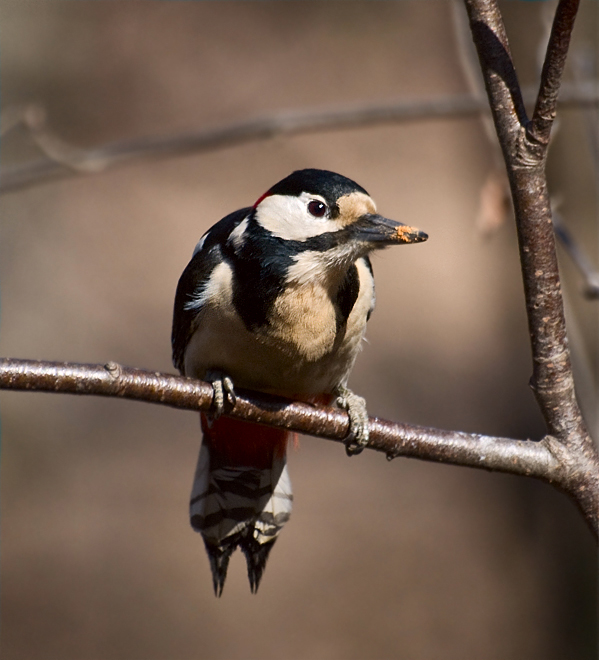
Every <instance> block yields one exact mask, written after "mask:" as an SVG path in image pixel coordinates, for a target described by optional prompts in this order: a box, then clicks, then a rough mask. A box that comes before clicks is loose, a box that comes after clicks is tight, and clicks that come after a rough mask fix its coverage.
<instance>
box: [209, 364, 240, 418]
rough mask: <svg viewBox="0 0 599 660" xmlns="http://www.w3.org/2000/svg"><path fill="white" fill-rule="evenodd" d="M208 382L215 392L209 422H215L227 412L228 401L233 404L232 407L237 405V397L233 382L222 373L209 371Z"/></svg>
mask: <svg viewBox="0 0 599 660" xmlns="http://www.w3.org/2000/svg"><path fill="white" fill-rule="evenodd" d="M206 380H207V381H208V382H209V383H211V385H212V390H213V395H212V410H211V411H210V413H209V414H208V418H209V421H210V422H213V421H214V420H217V419H218V418H219V417H220V416H221V415H222V414H223V413H224V412H225V404H226V403H227V401H228V402H229V403H230V404H231V407H233V406H234V405H235V404H236V403H237V396H236V395H235V387H234V386H233V381H232V380H231V378H229V376H226V375H225V374H223V373H222V372H221V371H217V370H211V371H208V372H207V373H206Z"/></svg>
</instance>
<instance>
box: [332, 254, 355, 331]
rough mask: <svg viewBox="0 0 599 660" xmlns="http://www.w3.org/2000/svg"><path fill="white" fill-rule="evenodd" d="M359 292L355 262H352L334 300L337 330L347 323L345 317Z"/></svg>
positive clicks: (349, 312) (346, 317)
mask: <svg viewBox="0 0 599 660" xmlns="http://www.w3.org/2000/svg"><path fill="white" fill-rule="evenodd" d="M359 292H360V278H359V276H358V269H357V267H356V264H352V265H351V266H350V268H349V269H348V271H347V274H346V276H345V278H344V280H343V282H342V283H341V286H340V287H339V290H338V291H337V297H336V299H335V300H334V303H335V307H336V311H337V319H336V320H337V332H338V331H339V330H340V328H341V327H342V326H343V325H345V324H346V323H347V319H348V318H349V315H350V314H351V311H352V309H353V308H354V305H355V303H356V300H357V299H358V293H359Z"/></svg>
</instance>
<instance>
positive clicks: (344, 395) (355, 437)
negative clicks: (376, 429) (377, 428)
mask: <svg viewBox="0 0 599 660" xmlns="http://www.w3.org/2000/svg"><path fill="white" fill-rule="evenodd" d="M336 394H337V405H338V406H339V407H340V408H344V409H345V410H347V414H348V416H349V433H348V434H347V436H346V438H345V452H346V453H347V455H348V456H355V455H356V454H359V453H361V452H362V451H363V449H364V447H366V445H367V444H368V436H369V429H368V412H367V410H366V401H365V400H364V399H363V398H362V397H361V396H358V395H357V394H354V393H353V392H352V391H351V390H350V389H348V388H347V387H345V385H339V386H338V387H337V389H336Z"/></svg>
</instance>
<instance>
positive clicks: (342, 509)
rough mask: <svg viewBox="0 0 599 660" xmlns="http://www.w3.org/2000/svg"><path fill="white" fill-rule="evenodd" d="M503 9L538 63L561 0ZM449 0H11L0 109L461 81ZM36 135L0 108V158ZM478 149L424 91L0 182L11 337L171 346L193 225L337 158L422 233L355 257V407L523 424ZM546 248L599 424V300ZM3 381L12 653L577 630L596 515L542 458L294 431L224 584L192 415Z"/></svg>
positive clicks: (345, 91) (580, 641)
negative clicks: (320, 117) (211, 555)
mask: <svg viewBox="0 0 599 660" xmlns="http://www.w3.org/2000/svg"><path fill="white" fill-rule="evenodd" d="M501 7H502V10H503V11H504V17H505V21H506V25H507V29H508V34H509V37H510V39H511V44H512V51H513V54H514V57H515V61H516V67H517V69H518V72H519V76H520V80H521V82H522V83H523V84H525V85H531V84H536V80H537V78H536V76H537V73H536V72H537V67H538V51H539V48H540V47H541V46H542V43H543V40H544V39H546V19H547V15H549V14H550V13H551V10H552V9H553V8H554V7H555V4H554V3H553V2H517V1H512V2H504V3H502V5H501ZM454 11H455V7H454V5H453V4H452V3H451V2H449V1H447V0H443V1H442V0H428V1H426V2H424V1H423V0H418V1H417V0H405V1H403V2H320V1H315V2H309V3H304V2H296V1H289V2H270V1H266V2H255V3H247V2H219V3H216V2H158V1H157V2H137V1H134V0H123V1H121V2H65V1H63V0H54V1H53V2H51V3H50V2H40V1H33V0H1V1H0V21H1V23H2V44H1V60H0V64H1V83H2V99H1V101H2V112H3V118H8V119H10V118H11V117H15V116H18V115H19V112H21V111H22V109H23V108H24V107H26V106H27V105H28V104H36V105H37V106H38V107H41V108H43V109H44V111H45V113H46V116H47V126H48V130H51V131H52V132H53V133H54V134H55V135H56V136H59V137H60V138H61V139H62V140H64V141H66V142H67V143H68V144H70V145H73V146H74V147H78V148H91V147H95V146H99V145H102V144H105V143H108V142H115V141H120V140H126V139H133V138H141V137H143V136H157V135H168V134H177V133H184V132H187V131H192V130H199V129H202V128H208V127H211V126H220V125H224V124H226V123H229V122H235V121H241V120H246V119H249V118H253V117H259V116H262V115H265V114H273V113H275V112H277V111H283V110H294V109H303V108H321V107H322V108H326V107H338V106H343V105H345V104H348V105H351V104H356V103H373V104H374V103H378V102H380V103H384V102H392V101H401V100H408V99H417V98H432V97H436V96H439V95H451V94H458V93H465V92H468V91H469V90H470V89H471V88H472V81H470V82H469V78H470V77H469V74H468V62H467V59H468V56H467V54H465V51H464V44H463V42H462V46H461V47H460V37H459V29H456V23H455V15H454ZM460 11H463V9H461V8H460ZM458 24H459V21H458ZM598 28H599V3H598V2H596V1H593V0H583V2H582V7H581V11H580V15H579V17H578V19H577V27H576V30H575V34H574V39H573V44H572V49H571V53H570V56H569V65H568V69H567V73H566V79H567V80H569V81H574V80H577V79H578V80H580V79H582V78H585V77H586V78H588V77H595V79H596V76H597V57H598V56H597V34H598ZM594 119H595V120H596V114H595V116H594ZM589 121H590V122H591V125H592V122H593V117H589V116H588V115H587V114H585V113H584V112H582V111H580V110H577V109H567V110H564V111H563V112H561V114H560V125H559V130H558V132H557V135H556V138H555V143H554V144H553V149H552V154H551V162H550V165H549V173H550V184H551V190H552V193H553V194H554V195H555V196H556V200H557V201H558V202H559V209H560V212H561V214H562V216H563V218H564V222H565V223H566V224H567V225H568V227H569V228H570V230H571V232H572V233H573V235H574V236H575V237H576V240H577V241H579V243H580V245H581V246H582V248H583V249H584V250H585V252H586V254H587V255H588V257H589V258H590V259H592V260H594V261H595V262H596V257H597V246H598V241H597V231H596V227H597V219H598V206H597V186H596V184H597V181H598V180H599V179H598V174H597V169H596V160H595V161H593V149H592V146H593V145H592V143H591V142H590V140H589V135H590V134H589V130H588V129H589V124H588V122H589ZM595 147H596V143H595ZM595 155H596V152H595ZM38 158H39V152H38V151H37V150H36V148H35V147H34V145H33V144H32V142H31V140H30V139H29V138H28V136H27V134H26V132H25V131H24V130H21V129H15V130H13V131H11V132H10V133H8V134H7V135H6V136H5V137H4V139H3V143H2V168H3V171H7V170H8V169H10V168H11V167H13V166H15V165H17V164H19V163H23V162H26V161H28V160H30V159H38ZM496 158H497V155H496V147H495V146H494V145H493V144H492V142H491V141H490V140H489V138H488V135H487V131H486V129H485V125H484V123H483V122H482V121H481V119H480V118H475V117H469V118H462V119H446V120H443V119H438V120H434V121H431V120H427V121H412V122H408V123H398V124H387V125H380V126H371V127H363V128H360V129H353V130H348V129H345V130H336V131H329V132H320V133H314V134H310V135H302V136H294V137H276V138H274V139H270V140H267V141H261V142H252V143H246V144H244V145H241V146H231V147H229V148H226V149H220V150H214V151H212V152H210V153H203V154H199V155H192V156H187V157H184V158H183V157H180V158H171V159H167V160H146V161H144V162H140V163H137V164H135V165H132V166H128V167H122V168H116V169H111V170H109V171H107V172H104V173H99V174H92V175H87V176H78V177H73V178H69V179H64V180H61V181H55V182H50V183H44V184H43V185H39V186H36V187H30V188H28V189H23V190H19V191H15V192H12V193H8V194H5V195H3V196H2V197H0V212H1V221H0V283H1V286H2V290H1V292H2V319H1V321H2V324H1V336H0V354H1V355H4V356H11V357H23V358H39V359H47V360H64V361H80V362H90V363H105V362H107V361H109V360H114V361H117V362H120V363H123V364H125V365H129V366H137V367H141V368H147V369H151V370H164V371H170V372H173V371H174V370H173V368H172V366H171V362H170V324H171V314H172V301H173V298H174V291H175V287H176V283H177V280H178V277H179V275H180V273H181V272H182V270H183V268H184V267H185V265H186V263H187V261H188V259H189V258H190V256H191V252H192V250H193V247H194V246H195V243H196V242H197V240H198V239H199V237H200V236H201V235H202V234H203V232H204V231H205V230H206V229H207V228H208V227H209V226H210V225H212V224H213V223H214V222H216V221H217V220H219V219H220V218H221V217H223V216H224V215H226V214H227V213H229V212H230V211H233V210H234V209H237V208H240V207H242V206H246V205H251V204H252V203H253V202H254V201H255V200H256V199H257V198H258V197H259V196H260V195H261V194H262V193H263V192H264V191H265V190H266V189H267V188H269V187H270V186H271V185H272V184H274V183H275V182H276V181H278V180H280V179H281V178H283V177H284V176H286V175H287V174H288V173H290V172H291V171H292V170H294V169H298V168H303V167H318V168H326V169H331V170H334V171H338V172H340V173H342V174H344V175H346V176H349V177H351V178H352V179H354V180H356V181H357V182H358V183H359V184H361V185H362V186H364V187H365V188H366V189H367V190H368V191H369V192H370V193H371V195H372V196H373V197H374V198H375V199H376V200H377V203H378V206H379V209H380V211H381V212H382V213H384V214H385V215H387V216H388V217H391V218H395V219H396V220H400V221H403V222H406V223H409V224H411V225H416V226H417V227H420V228H422V229H424V230H425V231H427V232H428V233H429V235H430V240H429V241H428V242H427V243H426V244H423V245H418V246H411V247H405V248H401V249H393V250H388V251H386V252H384V253H380V254H377V255H376V256H375V258H374V260H373V262H374V269H375V275H376V281H377V293H378V307H377V310H376V312H375V314H374V315H373V318H372V320H371V323H370V325H369V332H368V343H367V344H366V345H365V347H364V351H363V353H362V354H361V356H360V358H359V360H358V363H357V366H356V369H355V371H354V374H353V376H352V380H351V381H350V385H351V386H352V387H353V389H354V390H356V391H357V392H358V393H360V394H362V395H364V396H365V397H366V399H367V400H368V403H369V411H370V413H371V414H374V415H379V416H382V417H385V418H388V419H394V420H401V421H404V422H410V423H416V424H423V425H430V426H437V427H441V428H450V429H462V430H465V431H477V432H481V433H487V434H499V435H505V436H512V437H518V438H539V437H540V436H541V435H542V434H543V432H544V425H543V421H542V419H541V417H540V414H539V412H538V410H537V407H536V404H535V402H534V399H533V395H532V393H531V391H530V390H529V388H528V385H527V383H528V379H529V376H530V373H531V359H530V350H529V346H528V333H527V326H526V317H525V311H524V302H523V294H522V285H521V279H520V272H519V261H518V255H517V245H516V237H515V230H514V226H513V222H512V221H511V219H510V218H509V215H508V216H507V219H504V213H503V200H502V198H501V194H500V193H501V186H500V185H499V187H498V186H497V185H496V184H495V183H494V181H496V180H497V179H499V181H500V180H501V177H500V175H497V176H495V175H494V174H493V173H494V171H495V169H496ZM499 172H501V170H499ZM498 190H499V194H498ZM560 259H561V263H562V266H563V273H564V277H565V291H566V296H567V305H568V314H569V320H570V328H569V330H570V333H571V342H572V344H573V347H574V358H575V362H576V369H577V378H578V383H579V390H580V395H581V398H582V399H583V403H584V405H585V411H586V414H587V416H588V418H589V423H590V424H591V425H592V426H593V428H596V409H597V406H596V404H597V396H596V388H595V386H594V379H595V375H596V374H597V344H598V342H597V337H598V336H599V335H598V328H597V321H598V318H599V317H598V314H597V305H598V303H597V302H596V301H595V302H593V301H589V300H586V299H585V298H584V297H583V295H582V288H583V286H582V281H581V278H580V276H579V274H578V272H577V271H576V269H575V268H574V267H573V266H572V263H571V262H570V261H569V260H568V257H567V255H565V253H563V252H561V251H560ZM0 406H1V421H2V464H1V471H0V475H1V485H0V489H1V505H2V509H1V512H2V527H1V559H2V561H1V575H0V577H1V592H0V595H1V601H0V604H1V609H0V615H1V621H0V626H1V630H2V636H1V640H0V653H1V654H2V658H4V659H5V660H16V659H24V658H26V659H31V660H33V659H38V658H43V659H51V658H61V659H64V660H67V659H77V660H88V659H89V660H103V659H106V660H109V659H110V660H112V659H115V660H116V659H123V660H171V659H173V660H177V659H181V660H187V659H195V658H208V659H215V660H226V659H230V660H238V659H247V658H261V659H263V660H267V659H275V658H277V659H279V658H284V659H286V660H296V659H297V660H305V659H306V660H307V659H309V660H320V659H340V660H353V659H356V660H360V659H363V660H370V659H385V658H415V659H418V658H433V657H437V658H445V659H452V658H456V659H457V658H460V659H462V658H477V659H491V658H497V659H502V660H505V659H506V658H527V659H529V660H530V659H536V658H539V659H540V658H543V659H545V660H546V659H551V658H555V659H558V658H565V657H568V658H585V659H586V658H595V657H596V654H597V628H596V621H597V555H596V549H595V546H594V543H593V539H592V537H591V534H590V532H589V530H588V529H587V528H586V526H585V523H584V522H583V520H582V518H581V516H580V515H579V513H578V511H577V510H576V509H575V507H574V505H573V504H572V503H571V502H570V501H569V500H568V499H567V498H566V497H565V496H563V495H561V494H560V493H558V492H557V491H556V490H554V489H552V488H551V487H549V486H546V485H544V484H542V483H538V482H536V481H533V480H530V479H524V478H518V477H510V476H506V475H499V474H491V473H487V472H482V471H477V470H471V469H466V468H456V467H451V466H442V465H437V464H429V463H424V462H418V461H414V460H404V459H397V460H395V461H394V462H392V463H388V462H387V461H386V460H385V458H384V456H382V455H379V454H375V453H374V452H364V454H362V455H361V456H360V457H357V458H353V459H351V460H350V459H348V458H346V456H345V452H344V449H343V446H342V445H339V444H336V443H330V442H326V441H323V440H319V439H314V438H302V439H301V442H300V447H299V449H298V450H291V451H290V472H291V476H292V481H293V484H294V491H295V509H294V513H293V516H292V519H291V521H290V523H289V524H288V525H287V526H286V528H285V530H284V532H283V534H282V535H281V537H280V539H279V540H278V542H277V545H276V547H275V549H274V551H273V553H272V555H271V558H270V560H269V565H268V568H267V570H266V573H265V577H264V580H263V582H262V585H261V587H260V591H259V593H258V594H257V596H252V595H251V594H250V592H249V588H248V584H247V578H246V575H245V562H244V561H243V558H242V556H241V555H239V556H237V555H236V556H234V557H233V559H232V562H231V567H230V570H229V578H228V582H227V584H226V587H225V591H224V594H223V597H222V598H221V599H220V600H217V599H215V598H214V595H213V593H212V585H211V578H210V573H209V568H208V561H207V559H206V557H205V553H204V549H203V544H202V542H201V539H200V537H199V536H196V535H194V533H193V532H192V531H191V528H190V527H189V522H188V513H187V511H188V497H189V492H190V488H191V481H192V474H193V471H194V467H195V462H196V458H197V453H198V447H199V442H200V432H199V423H198V418H197V415H195V414H192V413H189V412H183V411H178V410H171V409H168V408H163V407H159V406H153V405H148V404H142V403H134V402H125V401H118V400H110V399H106V400H103V399H100V398H91V397H89V398H87V397H81V398H77V397H72V396H64V395H61V396H55V395H50V394H34V393H12V392H2V393H1V395H0Z"/></svg>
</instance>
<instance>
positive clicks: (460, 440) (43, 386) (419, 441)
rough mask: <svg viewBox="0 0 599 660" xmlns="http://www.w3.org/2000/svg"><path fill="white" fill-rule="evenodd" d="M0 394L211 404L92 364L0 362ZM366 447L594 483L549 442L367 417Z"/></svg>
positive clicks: (281, 405) (191, 392) (299, 410)
mask: <svg viewBox="0 0 599 660" xmlns="http://www.w3.org/2000/svg"><path fill="white" fill-rule="evenodd" d="M0 389H4V390H21V391H37V392H62V393H69V394H79V395H97V396H108V397H117V398H123V399H132V400H136V401H146V402H148V403H158V404H161V405H165V406H170V407H173V408H180V409H183V410H194V411H198V412H199V411H202V410H203V411H208V410H209V409H210V407H211V405H212V386H211V385H210V384H209V383H204V382H202V381H198V380H193V379H191V378H184V377H181V376H172V375H170V374H164V373H160V372H151V371H143V370H141V369H131V368H126V367H122V366H120V365H118V364H116V363H114V362H109V363H108V364H106V365H99V364H76V363H68V362H67V363H61V362H38V361H34V360H17V359H12V358H0ZM236 394H237V402H236V404H235V406H234V407H232V408H231V409H230V410H227V415H229V416H230V417H233V418H236V419H243V420H246V421H250V422H256V423H258V424H266V425H268V426H276V427H278V428H284V429H287V430H289V431H295V432H298V433H306V434H309V435H315V436H319V437H323V438H326V439H328V440H334V441H337V442H343V440H344V438H345V436H346V435H347V432H348V429H349V424H348V417H347V413H346V412H344V411H341V410H338V409H333V408H319V407H315V406H313V405H309V404H306V403H299V402H293V401H290V400H288V399H284V398H282V397H275V396H271V395H267V394H263V393H258V392H251V391H249V390H243V389H239V390H236ZM368 448H369V449H374V450H375V451H378V452H382V453H384V454H385V455H386V456H387V458H388V459H389V460H391V459H393V458H397V457H400V456H403V457H406V458H418V459H421V460H426V461H434V462H439V463H448V464H452V465H462V466H467V467H475V468H483V469H486V470H493V471H497V472H505V473H509V474H518V475H523V476H529V477H536V478H538V479H541V480H543V481H546V482H548V483H551V484H554V485H555V486H557V487H558V488H561V489H563V490H565V491H566V492H569V493H570V494H571V489H572V486H573V484H574V483H578V482H580V480H581V479H580V474H579V472H580V470H581V469H583V470H584V469H586V472H587V475H586V481H585V483H586V484H587V487H588V488H589V491H590V492H595V494H596V493H597V491H598V490H599V484H597V483H595V482H593V471H592V466H582V465H581V464H580V462H579V461H577V457H576V456H574V455H572V454H571V453H570V452H569V451H568V450H567V449H565V448H562V447H561V446H559V444H558V443H556V441H555V439H554V438H551V437H550V436H547V437H545V438H543V439H542V440H540V441H539V442H533V441H529V440H513V439H511V438H498V437H492V436H486V435H480V434H478V433H463V432H461V431H446V430H440V429H434V428H427V427H424V426H415V425H410V424H400V423H393V422H388V421H385V420H382V419H378V418H376V417H371V418H370V440H369V443H368ZM595 477H597V475H595ZM587 520H588V522H589V524H590V525H591V527H592V528H593V529H594V531H595V533H596V534H597V533H599V521H598V520H597V516H595V517H594V518H593V517H592V516H589V515H587Z"/></svg>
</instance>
